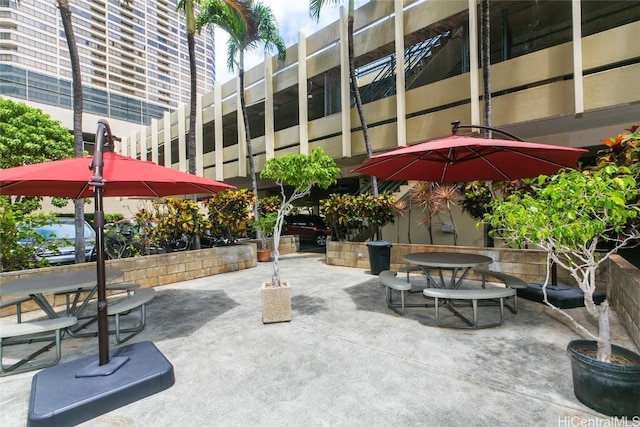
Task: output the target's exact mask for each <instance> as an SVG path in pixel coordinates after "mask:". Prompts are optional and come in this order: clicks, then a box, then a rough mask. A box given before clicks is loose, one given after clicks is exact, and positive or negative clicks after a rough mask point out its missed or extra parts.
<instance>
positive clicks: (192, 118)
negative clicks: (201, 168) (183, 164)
mask: <svg viewBox="0 0 640 427" xmlns="http://www.w3.org/2000/svg"><path fill="white" fill-rule="evenodd" d="M187 44H188V45H189V69H190V71H191V90H190V94H189V96H190V98H189V111H190V112H189V133H188V141H187V145H188V150H189V173H190V174H192V175H195V174H196V107H197V97H198V68H197V67H196V39H195V35H194V34H193V33H190V32H187Z"/></svg>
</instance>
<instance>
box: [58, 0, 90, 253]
mask: <svg viewBox="0 0 640 427" xmlns="http://www.w3.org/2000/svg"><path fill="white" fill-rule="evenodd" d="M58 9H60V18H61V19H62V26H63V27H64V34H65V37H66V39H67V47H68V49H69V60H70V61H71V80H72V86H73V146H74V155H75V157H82V156H83V154H84V138H83V137H82V110H83V105H82V72H81V69H80V57H79V56H78V47H77V46H76V38H75V35H74V33H73V24H72V21H71V9H70V7H69V2H68V1H67V0H58ZM73 210H74V215H75V228H76V242H75V251H76V264H80V263H83V262H85V261H86V259H85V245H86V244H85V241H84V199H77V200H74V209H73Z"/></svg>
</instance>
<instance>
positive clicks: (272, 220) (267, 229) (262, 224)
mask: <svg viewBox="0 0 640 427" xmlns="http://www.w3.org/2000/svg"><path fill="white" fill-rule="evenodd" d="M276 219H277V214H276V213H274V212H269V213H263V214H261V215H260V218H258V220H257V221H253V222H252V223H251V227H252V228H253V229H254V230H255V231H256V234H258V235H259V236H260V250H259V251H258V261H269V258H270V257H271V251H270V250H269V244H268V240H269V238H270V237H273V230H274V228H275V226H276ZM260 252H264V253H265V255H264V258H261V256H260Z"/></svg>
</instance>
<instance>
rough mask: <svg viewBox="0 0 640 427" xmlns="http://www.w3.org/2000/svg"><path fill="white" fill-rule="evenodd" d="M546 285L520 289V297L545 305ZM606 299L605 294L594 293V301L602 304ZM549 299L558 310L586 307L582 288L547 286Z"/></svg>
mask: <svg viewBox="0 0 640 427" xmlns="http://www.w3.org/2000/svg"><path fill="white" fill-rule="evenodd" d="M543 285H544V283H529V284H528V285H527V287H526V288H525V289H518V297H521V298H525V299H528V300H531V301H535V302H539V303H544V294H543V293H542V286H543ZM605 298H606V294H605V293H604V292H600V291H596V292H594V293H593V301H594V302H595V303H596V304H600V303H601V302H602V301H604V299H605ZM547 299H548V300H549V302H550V303H551V304H552V305H554V306H556V307H558V308H576V307H584V293H583V292H582V290H581V289H580V288H576V287H573V286H569V285H564V284H560V283H559V284H557V285H555V286H554V285H547Z"/></svg>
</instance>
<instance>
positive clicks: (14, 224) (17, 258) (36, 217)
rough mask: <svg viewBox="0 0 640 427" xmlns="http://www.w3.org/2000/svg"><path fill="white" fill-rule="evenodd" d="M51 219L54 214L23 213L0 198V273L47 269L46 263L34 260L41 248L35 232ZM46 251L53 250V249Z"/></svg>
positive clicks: (3, 198) (39, 239)
mask: <svg viewBox="0 0 640 427" xmlns="http://www.w3.org/2000/svg"><path fill="white" fill-rule="evenodd" d="M54 217H55V215H54V214H35V213H30V212H25V211H23V210H21V209H17V208H15V206H13V205H12V204H11V203H10V200H9V198H8V197H6V196H3V197H0V242H2V244H0V271H16V270H24V269H28V268H37V267H44V266H46V265H48V264H47V262H46V261H44V260H43V261H37V260H36V258H35V254H36V248H37V247H41V246H42V245H43V244H45V238H44V237H43V236H40V235H39V234H38V233H37V232H36V231H35V228H36V227H38V226H41V225H45V224H48V223H51V222H52V221H53V218H54ZM24 242H29V244H25V243H24ZM48 249H52V250H55V247H51V248H48Z"/></svg>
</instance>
